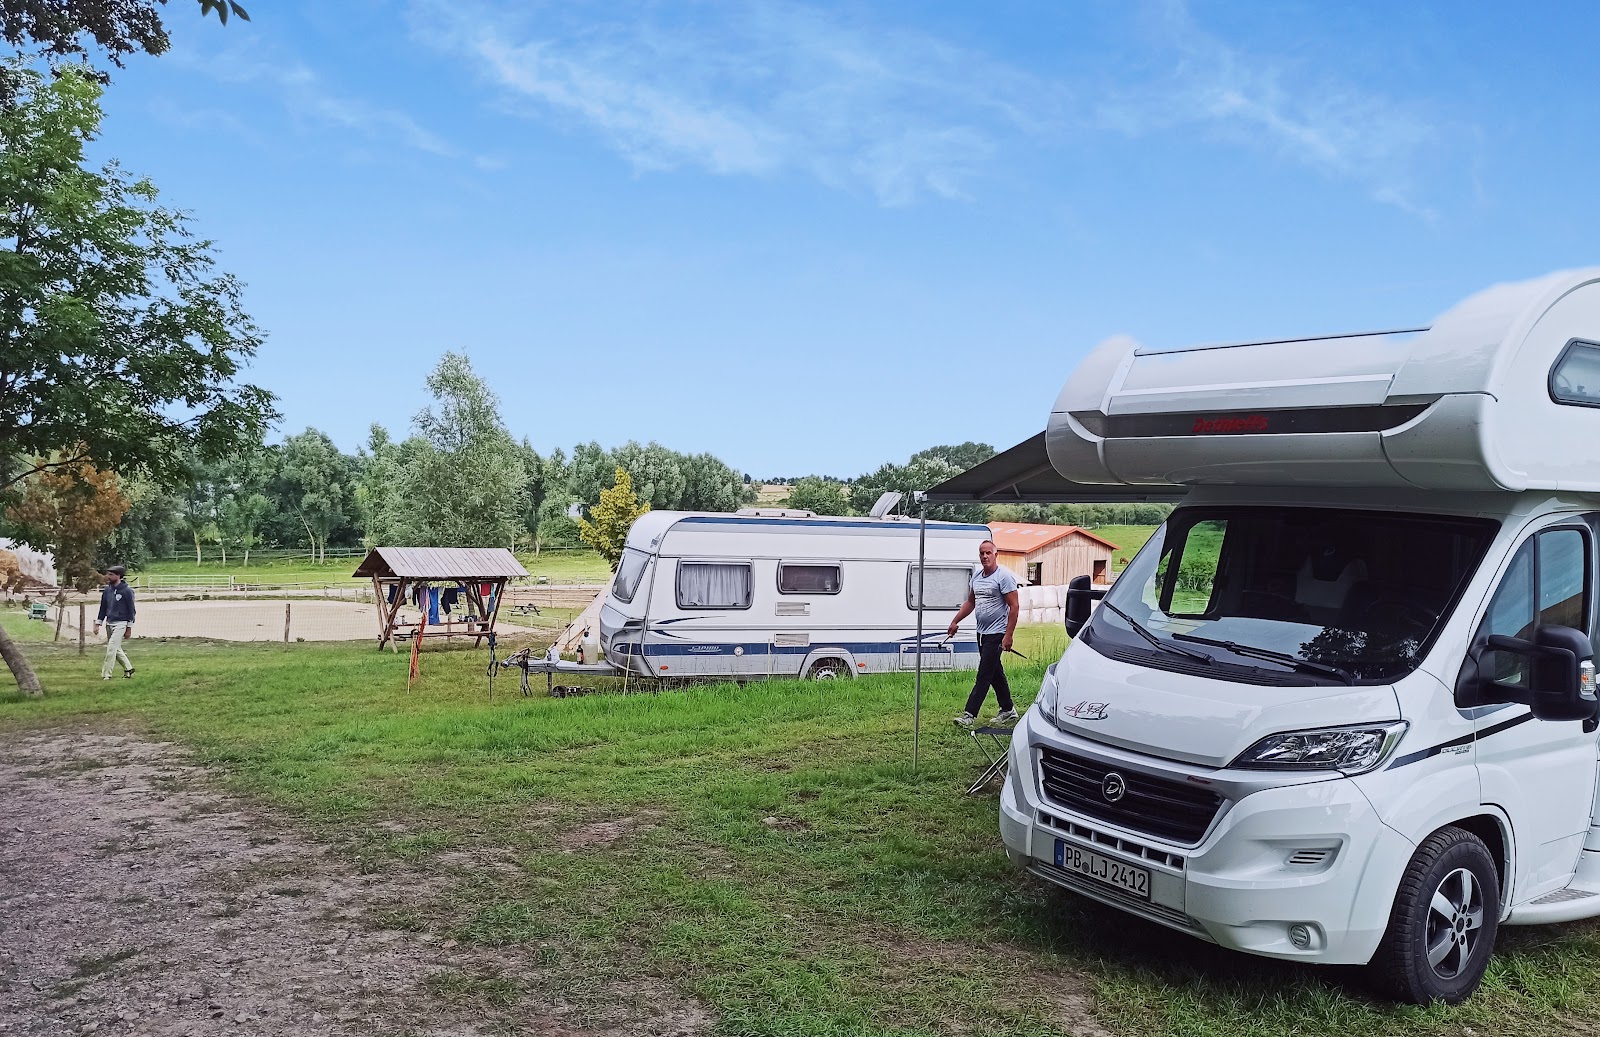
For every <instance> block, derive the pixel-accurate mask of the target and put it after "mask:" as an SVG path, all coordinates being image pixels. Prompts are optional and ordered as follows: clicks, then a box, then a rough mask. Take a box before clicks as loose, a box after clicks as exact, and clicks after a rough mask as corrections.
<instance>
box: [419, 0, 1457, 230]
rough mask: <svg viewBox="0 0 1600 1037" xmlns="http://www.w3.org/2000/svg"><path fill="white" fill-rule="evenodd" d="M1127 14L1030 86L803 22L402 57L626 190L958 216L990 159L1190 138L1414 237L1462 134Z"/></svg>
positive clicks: (705, 15)
mask: <svg viewBox="0 0 1600 1037" xmlns="http://www.w3.org/2000/svg"><path fill="white" fill-rule="evenodd" d="M1132 10H1136V11H1139V12H1141V14H1140V15H1139V16H1138V18H1137V19H1136V20H1137V21H1138V22H1139V23H1140V24H1142V25H1143V26H1145V28H1146V29H1147V32H1146V34H1145V36H1143V37H1142V38H1140V39H1139V40H1138V41H1137V45H1138V50H1137V59H1138V60H1137V61H1135V62H1130V63H1128V64H1127V65H1125V66H1119V67H1118V68H1117V69H1116V70H1115V71H1112V72H1111V73H1109V74H1105V73H1102V72H1091V71H1089V70H1088V69H1087V68H1075V67H1057V68H1052V69H1051V70H1050V71H1049V73H1048V74H1045V73H1043V72H1037V71H1030V70H1028V69H1025V68H1022V67H1020V66H1019V65H1017V64H1014V63H1009V62H1006V61H1002V60H999V59H997V58H995V57H993V56H990V55H988V54H985V53H982V52H980V51H977V50H974V49H972V48H969V47H963V46H958V45H956V44H954V43H951V42H949V41H947V40H943V39H940V38H938V37H936V36H933V35H930V34H928V33H924V32H917V31H911V30H906V29H898V28H893V27H886V26H884V25H881V24H878V23H874V22H869V21H866V20H862V19H859V18H855V17H853V16H851V15H848V14H841V13H839V12H838V11H824V10H821V9H820V8H816V7H811V6H807V5H806V4H805V3H804V2H803V0H727V2H722V3H700V4H672V5H656V4H650V3H639V4H632V5H629V4H623V5H616V6H603V5H587V4H585V5H574V4H570V3H549V2H546V3H532V2H529V3H524V4H518V5H507V4H500V3H495V4H489V3H484V2H483V0H409V11H410V15H411V19H412V26H413V31H414V35H415V36H416V37H417V38H418V39H419V40H422V41H425V42H426V43H427V44H429V45H432V46H435V47H439V48H442V49H443V50H445V51H446V52H448V53H451V54H454V55H456V56H458V57H459V58H461V59H463V60H464V61H466V62H468V63H470V64H471V66H472V67H473V68H474V69H475V70H476V71H477V72H478V73H480V74H481V75H482V76H483V77H484V78H485V79H486V80H487V81H488V82H489V83H490V84H491V85H492V86H493V88H494V89H495V90H496V92H497V96H498V97H499V99H500V102H501V103H502V104H503V105H505V106H508V107H510V108H511V109H512V110H513V111H515V112H517V113H518V114H520V115H524V116H527V117H530V118H535V119H539V120H542V121H547V122H555V123H557V124H560V125H566V126H571V127H575V128H581V129H582V130H584V131H586V132H592V133H596V134H598V135H600V136H601V137H602V138H603V139H605V140H606V141H607V142H608V144H609V145H610V146H611V147H612V148H614V149H615V150H616V151H617V152H618V153H620V154H621V155H622V156H624V157H625V159H626V160H627V161H628V162H630V163H631V164H632V165H633V166H634V167H635V168H636V169H639V170H648V171H657V170H671V169H678V168H684V167H696V168H700V169H704V170H707V171H709V172H711V173H714V174H719V175H745V176H756V177H774V176H781V175H786V174H791V173H794V172H803V173H806V174H808V175H811V176H814V177H816V178H817V179H819V180H820V181H822V182H823V183H826V184H828V185H831V186H835V187H839V188H844V189H848V190H860V191H864V192H867V193H870V194H871V195H872V196H873V197H875V198H876V199H877V200H878V201H879V202H880V203H882V204H885V205H905V204H910V203H913V202H915V201H917V200H919V199H922V198H925V197H935V198H963V197H966V196H967V195H968V194H969V193H971V192H972V191H973V190H974V189H975V186H974V185H976V184H977V183H978V182H979V180H980V178H981V177H982V176H983V175H984V174H985V172H987V171H989V170H991V169H993V168H995V167H997V166H998V165H999V164H1000V163H1001V162H1003V161H1005V159H1006V158H1007V157H1008V156H1018V157H1021V158H1024V159H1025V158H1027V157H1028V156H1030V155H1032V154H1035V153H1038V152H1041V151H1044V150H1048V149H1057V148H1062V149H1065V148H1070V147H1072V146H1073V145H1074V144H1075V143H1078V142H1080V141H1082V140H1084V139H1086V138H1087V137H1089V136H1090V135H1093V134H1097V133H1098V134H1103V133H1107V132H1112V133H1118V134H1122V135H1126V136H1134V137H1146V136H1150V137H1154V136H1155V135H1157V134H1173V135H1176V134H1190V135H1195V134H1203V135H1208V136H1212V137H1220V138H1223V139H1226V140H1228V141H1230V142H1231V143H1233V144H1234V145H1236V146H1238V147H1240V148H1242V149H1245V150H1249V151H1255V152H1258V153H1267V154H1270V155H1272V156H1273V157H1274V158H1276V159H1278V160H1281V161H1286V162H1291V163H1295V164H1298V165H1301V166H1304V167H1307V168H1310V169H1313V170H1316V171H1318V172H1319V173H1321V174H1323V175H1326V176H1328V177H1332V178H1337V179H1341V180H1345V181H1348V182H1351V183H1355V184H1359V185H1361V187H1362V188H1363V189H1364V190H1366V191H1367V192H1368V193H1369V194H1370V195H1371V196H1372V197H1373V198H1374V199H1376V200H1378V201H1381V202H1384V203H1387V204H1393V205H1397V206H1400V207H1402V208H1404V209H1406V210H1408V211H1411V212H1413V213H1417V214H1419V215H1421V216H1423V217H1429V216H1431V212H1430V210H1429V208H1428V206H1427V205H1426V204H1425V203H1424V201H1423V198H1422V196H1423V194H1424V192H1423V190H1422V189H1421V187H1420V186H1419V184H1420V183H1422V182H1423V181H1424V180H1425V177H1424V176H1423V175H1422V173H1421V171H1422V170H1423V169H1424V167H1425V165H1426V164H1427V163H1428V162H1431V161H1434V156H1436V155H1437V153H1438V151H1439V148H1438V145H1439V144H1440V142H1441V138H1442V137H1444V136H1447V135H1449V136H1453V137H1463V136H1470V133H1468V132H1466V131H1464V130H1463V129H1462V128H1461V127H1452V126H1446V125H1443V124H1441V122H1440V121H1439V120H1438V119H1437V118H1435V117H1434V116H1433V115H1432V113H1430V111H1429V109H1428V108H1427V106H1426V105H1424V104H1420V103H1415V102H1410V101H1407V100H1405V99H1397V98H1393V97H1389V96H1385V95H1384V94H1382V93H1380V92H1377V91H1374V90H1369V89H1364V88H1363V87H1362V86H1360V85H1358V84H1356V83H1354V82H1351V81H1349V80H1348V79H1340V78H1339V76H1338V73H1337V72H1336V71H1327V70H1318V69H1308V68H1306V67H1305V66H1303V65H1300V64H1298V63H1296V62H1293V61H1290V60H1287V59H1284V58H1280V57H1276V56H1273V55H1258V54H1252V53H1250V52H1249V51H1247V50H1246V49H1244V48H1242V47H1240V46H1237V45H1234V44H1232V43H1230V42H1228V41H1226V40H1224V39H1223V38H1221V37H1220V36H1218V35H1216V34H1213V33H1210V32H1207V31H1206V30H1205V29H1203V28H1201V27H1200V26H1199V25H1198V24H1197V23H1196V21H1195V19H1194V18H1193V17H1192V15H1191V14H1190V12H1189V9H1188V7H1187V6H1186V2H1185V0H1149V2H1148V3H1146V4H1144V5H1142V6H1140V7H1138V8H1133V9H1132ZM1130 31H1132V30H1131V29H1130ZM1151 68H1155V69H1157V70H1158V71H1157V72H1155V73H1153V74H1152V73H1149V72H1147V71H1145V70H1148V69H1151Z"/></svg>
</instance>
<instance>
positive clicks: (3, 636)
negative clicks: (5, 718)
mask: <svg viewBox="0 0 1600 1037" xmlns="http://www.w3.org/2000/svg"><path fill="white" fill-rule="evenodd" d="M0 658H4V659H5V661H6V666H8V667H10V669H11V676H13V677H15V678H16V679H17V687H18V688H20V689H21V690H22V693H23V694H24V695H26V696H28V697H29V698H32V699H36V698H39V697H41V696H43V695H44V686H43V685H41V684H40V683H39V675H38V674H36V673H34V672H33V667H32V666H29V665H28V657H27V656H25V655H23V654H22V649H21V648H19V647H17V643H16V642H15V641H13V640H11V635H10V634H8V633H6V628H5V627H3V626H0Z"/></svg>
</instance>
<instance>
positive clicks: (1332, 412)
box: [1046, 268, 1600, 492]
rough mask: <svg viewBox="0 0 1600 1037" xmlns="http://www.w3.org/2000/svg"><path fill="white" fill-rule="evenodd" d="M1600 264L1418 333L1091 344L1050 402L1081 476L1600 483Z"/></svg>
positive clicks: (1127, 482) (1064, 459) (1057, 454)
mask: <svg viewBox="0 0 1600 1037" xmlns="http://www.w3.org/2000/svg"><path fill="white" fill-rule="evenodd" d="M1597 326H1600V268H1589V269H1584V270H1575V271H1564V272H1560V273H1555V274H1550V275H1548V276H1545V277H1541V278H1537V279H1534V280H1531V281H1522V282H1518V283H1513V284H1502V285H1497V286H1495V287H1493V288H1489V289H1487V290H1485V291H1482V292H1479V293H1477V294H1476V295H1473V296H1471V297H1469V298H1467V299H1466V300H1464V301H1463V302H1461V303H1460V304H1458V305H1456V306H1455V307H1453V308H1451V309H1450V310H1448V311H1446V312H1445V313H1444V314H1442V315H1441V316H1440V317H1439V318H1438V319H1436V320H1435V321H1433V323H1432V324H1431V325H1429V326H1428V327H1426V328H1417V329H1411V330H1404V331H1390V332H1376V333H1371V334H1365V335H1349V336H1342V337H1335V338H1326V337H1325V338H1306V339H1295V340H1280V341H1271V342H1246V343H1237V344H1232V345H1219V346H1200V347H1191V348H1186V349H1176V350H1153V349H1146V348H1144V347H1142V346H1140V345H1139V344H1138V343H1137V342H1135V341H1134V340H1132V339H1130V338H1127V337H1118V338H1113V339H1109V340H1107V341H1106V342H1104V343H1102V344H1101V345H1100V346H1099V347H1098V348H1097V349H1096V350H1095V351H1094V352H1093V353H1092V354H1090V356H1089V357H1088V358H1086V359H1085V360H1084V362H1083V363H1082V364H1081V365H1080V366H1079V367H1078V369H1077V371H1076V372H1075V373H1074V374H1073V376H1072V378H1071V380H1070V381H1068V382H1067V385H1066V387H1065V388H1064V389H1062V391H1061V394H1060V396H1059V398H1058V399H1057V400H1056V404H1055V407H1054V408H1053V410H1052V413H1051V415H1050V423H1049V429H1048V433H1047V437H1046V439H1047V445H1048V450H1049V456H1050V460H1051V462H1052V463H1053V465H1054V466H1055V468H1056V469H1057V471H1059V472H1060V473H1061V474H1062V475H1063V476H1065V477H1066V478H1067V479H1069V480H1072V481H1073V482H1076V483H1084V484H1095V485H1101V486H1117V485H1123V486H1130V487H1133V486H1141V485H1144V486H1158V485H1172V484H1187V485H1202V484H1224V485H1226V484H1236V485H1255V486H1292V485H1320V486H1373V487H1383V486H1393V487H1397V488H1400V487H1420V488H1424V489H1436V490H1489V491H1495V490H1501V491H1521V490H1529V489H1548V490H1566V491H1574V492H1600V464H1595V463H1593V462H1591V461H1588V460H1586V458H1589V457H1591V456H1592V453H1591V451H1589V450H1588V449H1582V450H1574V449H1573V447H1575V446H1579V445H1582V446H1585V447H1587V445H1588V444H1592V443H1593V442H1595V441H1596V438H1597V437H1600V343H1595V342H1592V341H1589V340H1586V339H1585V335H1584V331H1585V329H1587V330H1588V331H1589V333H1590V335H1591V337H1592V329H1594V328H1595V327H1597Z"/></svg>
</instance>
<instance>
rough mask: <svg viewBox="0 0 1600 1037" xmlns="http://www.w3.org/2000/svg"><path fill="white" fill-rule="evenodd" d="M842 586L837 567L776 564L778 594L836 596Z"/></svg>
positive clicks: (831, 565)
mask: <svg viewBox="0 0 1600 1037" xmlns="http://www.w3.org/2000/svg"><path fill="white" fill-rule="evenodd" d="M842 585H843V583H842V580H841V578H840V568H839V566H837V565H833V564H829V565H817V564H815V563H805V564H800V565H796V564H795V563H793V562H779V563H778V593H779V594H838V593H839V588H840V587H841V586H842Z"/></svg>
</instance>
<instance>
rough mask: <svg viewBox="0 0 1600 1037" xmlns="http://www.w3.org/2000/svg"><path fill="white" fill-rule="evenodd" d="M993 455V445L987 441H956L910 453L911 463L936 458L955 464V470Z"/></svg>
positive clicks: (965, 467)
mask: <svg viewBox="0 0 1600 1037" xmlns="http://www.w3.org/2000/svg"><path fill="white" fill-rule="evenodd" d="M993 456H994V447H992V446H990V445H989V444H988V443H970V442H969V443H957V444H955V445H953V446H931V447H929V448H928V449H926V450H919V451H917V452H916V453H914V454H912V455H911V463H912V464H916V463H917V462H918V461H926V460H928V459H929V458H934V457H936V458H938V459H939V460H941V461H948V462H949V463H950V464H951V465H954V466H955V469H956V471H957V472H964V471H966V470H967V469H968V468H972V467H974V466H975V465H979V464H982V463H983V462H984V461H987V460H989V458H991V457H993Z"/></svg>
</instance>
